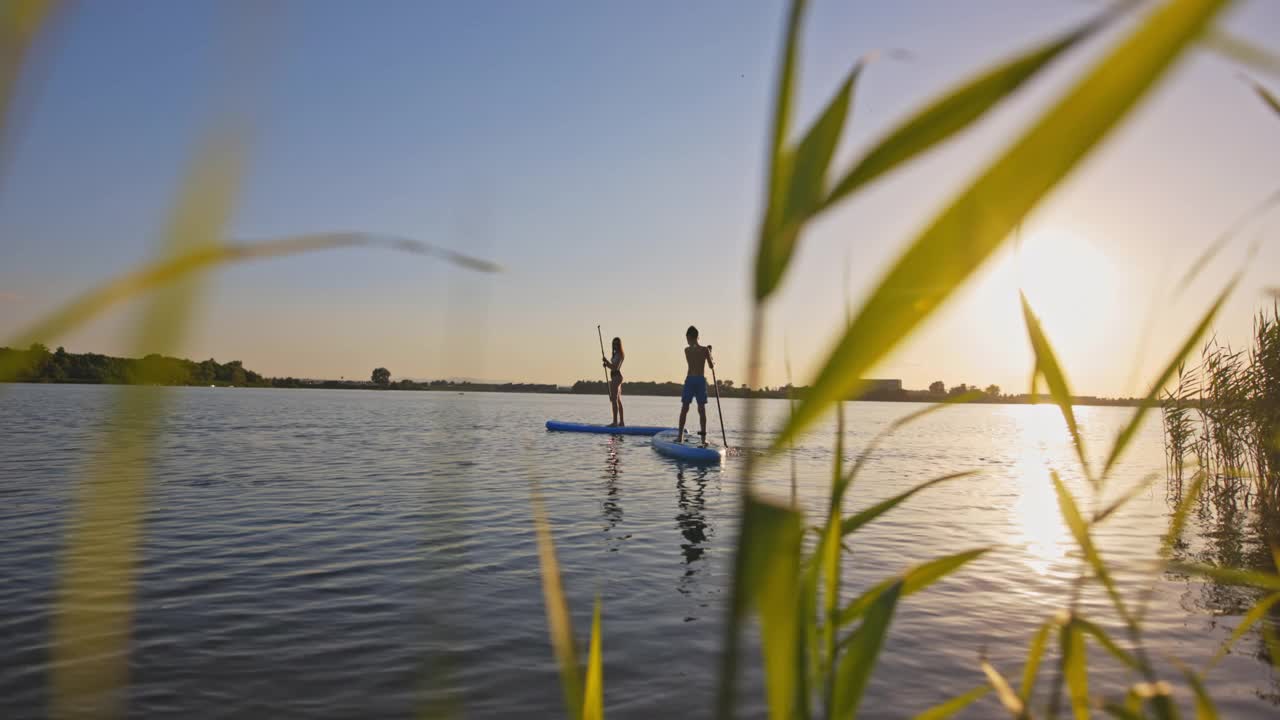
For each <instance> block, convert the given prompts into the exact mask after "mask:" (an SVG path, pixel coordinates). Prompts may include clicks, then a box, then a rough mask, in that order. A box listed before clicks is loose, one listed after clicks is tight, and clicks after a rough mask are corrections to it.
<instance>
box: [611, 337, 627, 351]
mask: <svg viewBox="0 0 1280 720" xmlns="http://www.w3.org/2000/svg"><path fill="white" fill-rule="evenodd" d="M613 351H614V352H618V353H622V354H623V355H626V352H624V351H623V349H622V338H620V337H616V338H614V339H613Z"/></svg>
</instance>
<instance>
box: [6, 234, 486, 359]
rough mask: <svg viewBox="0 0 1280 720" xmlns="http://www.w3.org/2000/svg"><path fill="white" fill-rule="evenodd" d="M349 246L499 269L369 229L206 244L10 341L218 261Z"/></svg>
mask: <svg viewBox="0 0 1280 720" xmlns="http://www.w3.org/2000/svg"><path fill="white" fill-rule="evenodd" d="M350 247H368V248H386V249H390V250H397V251H400V252H407V253H411V254H417V255H425V256H428V257H435V258H439V259H442V260H445V261H447V262H450V263H453V264H455V265H458V266H459V267H464V268H467V269H470V270H477V271H481V272H496V271H498V269H499V268H498V266H497V265H494V264H493V263H490V262H488V261H485V260H479V259H477V258H473V257H469V256H467V255H462V254H460V253H455V252H453V251H451V250H446V249H444V248H440V247H437V246H435V245H431V244H429V243H424V242H419V241H417V240H410V239H407V238H397V237H391V236H382V235H371V234H366V233H317V234H310V235H292V236H288V237H282V238H274V239H271V240H263V241H259V242H251V243H227V244H220V245H207V246H202V247H199V248H194V249H191V250H189V251H187V252H184V253H181V254H178V255H174V256H170V257H165V258H162V259H159V260H156V261H154V262H152V263H149V264H147V265H145V266H143V267H141V268H138V269H135V270H131V271H128V272H126V273H124V274H122V275H120V276H118V277H116V278H113V279H111V280H109V281H107V282H105V283H103V284H102V285H99V286H98V287H96V288H94V289H92V290H90V291H88V292H86V293H83V294H81V295H80V296H79V297H77V298H75V299H73V300H72V301H71V302H69V303H66V304H65V305H63V306H62V307H60V308H58V309H57V310H55V311H53V312H52V313H50V314H49V315H46V316H45V317H44V318H42V319H41V320H39V321H37V322H36V323H35V324H33V325H32V326H31V327H29V328H27V329H26V330H24V331H23V332H20V333H18V334H17V335H16V336H14V337H13V338H12V339H11V340H10V341H9V345H10V346H11V347H27V346H29V345H31V344H32V343H36V342H45V343H47V342H49V341H51V340H53V339H54V338H56V337H58V336H60V335H65V334H66V333H68V332H70V331H72V330H74V329H75V328H77V327H80V326H82V325H84V324H85V323H87V322H89V321H90V320H92V319H93V318H95V317H98V316H99V315H101V314H102V313H103V312H105V311H106V310H108V309H109V308H111V307H112V306H115V305H118V304H119V303H121V302H123V301H125V300H128V299H130V298H132V297H135V296H137V295H140V294H142V293H144V292H147V291H150V290H154V289H157V288H161V287H164V286H166V285H169V284H172V283H174V282H177V281H179V280H181V279H182V278H184V277H186V276H188V275H190V274H192V273H196V272H201V271H203V270H207V269H210V268H212V267H214V266H217V265H223V264H228V263H235V262H244V261H248V260H259V259H266V258H274V257H281V256H285V255H294V254H298V253H304V252H314V251H317V250H329V249H336V248H350ZM18 370H20V368H18V367H16V366H14V364H13V362H12V361H6V360H4V359H3V358H0V382H3V381H5V380H9V379H12V378H13V377H15V375H16V373H17V372H18Z"/></svg>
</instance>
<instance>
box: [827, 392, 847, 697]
mask: <svg viewBox="0 0 1280 720" xmlns="http://www.w3.org/2000/svg"><path fill="white" fill-rule="evenodd" d="M844 430H845V427H844V403H837V404H836V439H835V455H836V457H835V462H833V463H832V464H831V499H830V503H831V506H830V507H829V508H828V509H827V525H826V528H825V532H824V537H823V542H822V545H821V552H822V555H821V558H822V576H823V578H824V580H823V590H824V592H823V603H822V645H823V648H824V649H825V652H826V660H825V662H826V667H827V668H828V675H827V681H826V683H825V692H824V697H825V699H826V703H827V707H831V703H832V692H833V690H834V684H835V683H834V681H835V677H834V672H835V656H836V629H837V624H836V614H837V613H838V611H839V609H840V580H841V578H840V551H841V549H842V548H841V544H840V518H841V517H842V516H843V510H842V508H841V505H842V495H843V490H842V486H843V485H844V481H843V479H844Z"/></svg>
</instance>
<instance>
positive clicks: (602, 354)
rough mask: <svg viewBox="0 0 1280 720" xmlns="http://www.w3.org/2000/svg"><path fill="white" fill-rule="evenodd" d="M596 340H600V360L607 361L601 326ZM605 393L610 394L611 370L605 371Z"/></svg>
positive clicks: (597, 330)
mask: <svg viewBox="0 0 1280 720" xmlns="http://www.w3.org/2000/svg"><path fill="white" fill-rule="evenodd" d="M596 338H597V339H599V340H600V359H601V360H605V359H606V358H605V356H604V335H601V334H600V326H599V325H597V326H596ZM604 393H605V394H606V395H608V394H609V369H608V368H605V370H604Z"/></svg>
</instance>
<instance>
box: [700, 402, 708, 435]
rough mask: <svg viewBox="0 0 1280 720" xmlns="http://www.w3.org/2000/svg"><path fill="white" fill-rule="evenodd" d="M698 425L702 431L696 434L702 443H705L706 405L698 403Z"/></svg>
mask: <svg viewBox="0 0 1280 720" xmlns="http://www.w3.org/2000/svg"><path fill="white" fill-rule="evenodd" d="M698 425H700V426H701V428H702V431H701V432H699V433H698V434H699V435H701V436H702V442H706V441H707V405H706V403H698Z"/></svg>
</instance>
